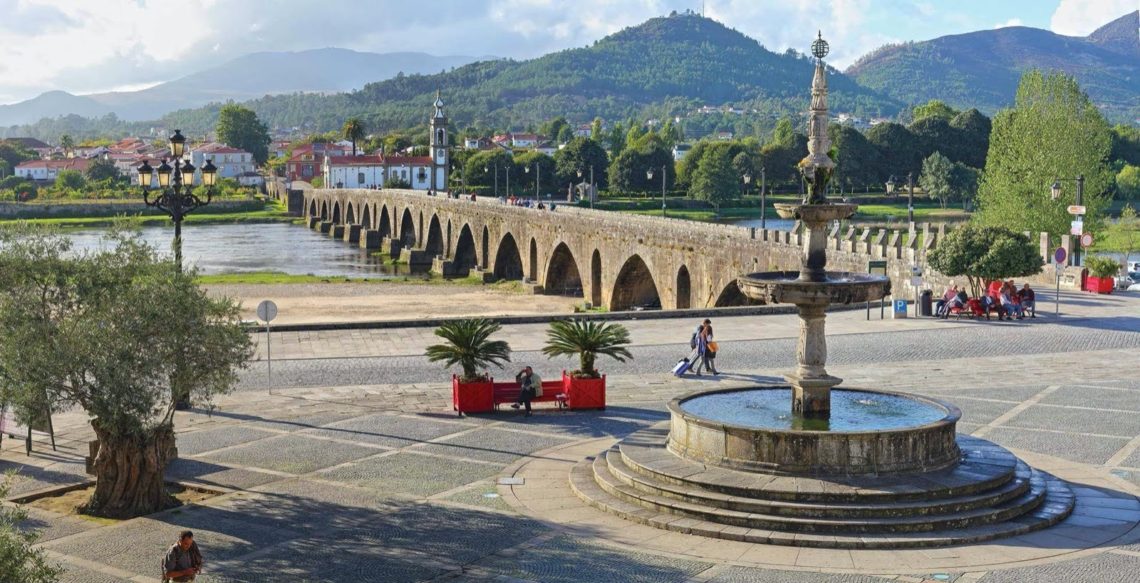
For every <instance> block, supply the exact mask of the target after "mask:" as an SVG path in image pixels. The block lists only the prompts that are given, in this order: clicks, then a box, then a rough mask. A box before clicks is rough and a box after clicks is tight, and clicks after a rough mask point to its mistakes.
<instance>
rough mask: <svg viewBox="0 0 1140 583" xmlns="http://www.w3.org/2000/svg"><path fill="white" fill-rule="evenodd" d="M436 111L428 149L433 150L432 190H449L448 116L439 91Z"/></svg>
mask: <svg viewBox="0 0 1140 583" xmlns="http://www.w3.org/2000/svg"><path fill="white" fill-rule="evenodd" d="M434 105H435V111H434V112H433V113H432V116H431V136H430V137H429V138H428V144H429V146H428V148H429V149H430V150H431V176H432V181H431V188H432V189H433V190H443V191H446V190H448V186H447V184H448V183H447V179H448V170H449V166H450V163H451V160H450V156H449V155H448V145H447V115H446V114H444V113H443V99H442V98H441V97H440V95H439V90H436V92H435V104H434Z"/></svg>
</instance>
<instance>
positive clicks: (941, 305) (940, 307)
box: [934, 282, 958, 318]
mask: <svg viewBox="0 0 1140 583" xmlns="http://www.w3.org/2000/svg"><path fill="white" fill-rule="evenodd" d="M957 297H958V284H956V283H954V282H950V287H948V288H946V293H944V294H942V299H940V300H938V304H937V305H936V306H935V308H934V315H936V316H938V317H941V318H945V317H946V316H947V315H948V314H949V313H950V303H951V302H953V301H954V300H955V298H957Z"/></svg>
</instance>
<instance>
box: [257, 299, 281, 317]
mask: <svg viewBox="0 0 1140 583" xmlns="http://www.w3.org/2000/svg"><path fill="white" fill-rule="evenodd" d="M276 317H277V304H275V303H273V300H265V301H263V302H261V303H260V304H257V318H258V319H259V320H261V321H262V322H272V321H273V319H274V318H276Z"/></svg>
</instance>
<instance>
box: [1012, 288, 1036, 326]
mask: <svg viewBox="0 0 1140 583" xmlns="http://www.w3.org/2000/svg"><path fill="white" fill-rule="evenodd" d="M1017 295H1018V297H1019V298H1021V311H1022V313H1024V312H1025V311H1029V317H1030V318H1036V317H1037V297H1036V294H1034V293H1033V290H1032V289H1031V288H1030V287H1029V284H1028V283H1027V284H1025V285H1024V286H1022V288H1021V290H1020V291H1018V292H1017Z"/></svg>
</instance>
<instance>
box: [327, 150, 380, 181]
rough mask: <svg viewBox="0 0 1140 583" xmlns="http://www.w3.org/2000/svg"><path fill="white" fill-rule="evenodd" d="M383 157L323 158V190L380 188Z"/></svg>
mask: <svg viewBox="0 0 1140 583" xmlns="http://www.w3.org/2000/svg"><path fill="white" fill-rule="evenodd" d="M385 172H386V170H385V168H384V157H383V156H380V155H379V154H377V155H374V156H325V160H324V166H323V168H322V175H323V177H324V181H325V188H381V187H383V186H384V177H385Z"/></svg>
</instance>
